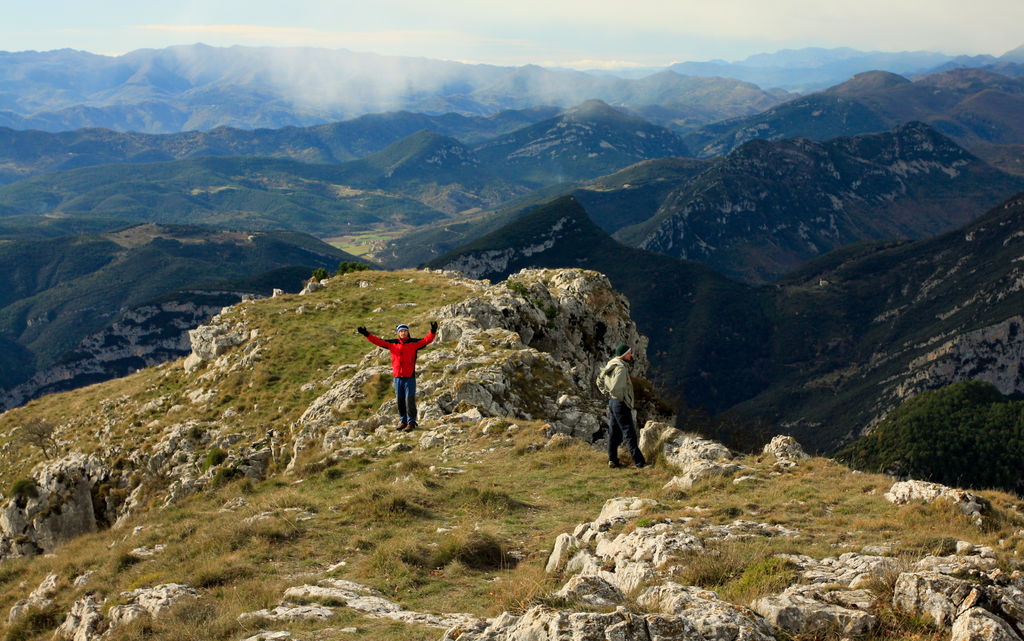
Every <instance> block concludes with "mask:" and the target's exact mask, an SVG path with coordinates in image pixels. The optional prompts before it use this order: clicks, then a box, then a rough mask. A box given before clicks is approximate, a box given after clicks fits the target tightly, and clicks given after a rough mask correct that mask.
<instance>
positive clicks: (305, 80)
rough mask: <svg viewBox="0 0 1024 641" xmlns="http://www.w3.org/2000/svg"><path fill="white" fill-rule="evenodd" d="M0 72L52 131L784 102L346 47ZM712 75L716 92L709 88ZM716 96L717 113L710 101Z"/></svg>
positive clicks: (4, 121) (172, 50)
mask: <svg viewBox="0 0 1024 641" xmlns="http://www.w3.org/2000/svg"><path fill="white" fill-rule="evenodd" d="M40 69H46V70H47V71H46V72H43V73H37V70H40ZM54 69H56V71H53V72H52V73H51V71H52V70H54ZM0 81H3V83H4V84H5V85H6V86H7V87H9V91H8V92H5V93H4V94H3V95H2V96H0V125H3V126H9V127H12V128H15V129H28V128H33V129H44V130H48V131H60V130H68V129H78V128H82V127H95V126H101V127H106V128H110V129H115V130H122V131H124V130H138V131H147V132H151V133H170V132H176V131H183V130H192V129H212V128H214V127H218V126H230V127H239V128H246V129H251V128H256V127H273V128H278V127H284V126H309V125H316V124H321V123H326V122H332V121H337V120H346V119H349V118H353V117H356V116H360V115H363V114H367V113H375V112H384V111H398V110H412V111H422V112H425V113H431V114H444V113H448V112H457V113H460V114H465V115H488V114H493V113H495V112H497V111H501V110H503V109H509V108H523V107H526V108H529V107H535V106H536V105H539V104H554V105H556V106H560V107H563V108H565V107H570V106H572V105H574V104H578V103H580V102H582V101H583V100H588V99H593V98H596V99H601V100H605V101H607V102H611V103H615V104H617V105H621V106H628V107H635V108H643V107H647V106H649V105H651V104H656V102H655V101H658V100H660V101H663V102H664V104H669V105H673V107H672V111H671V113H670V114H667V115H666V117H667V118H669V119H676V120H679V119H685V118H687V117H690V118H694V117H696V118H698V120H699V122H700V124H704V123H706V122H710V121H713V120H718V119H720V118H722V117H729V116H736V115H743V114H750V113H755V112H756V111H757V110H759V109H760V108H764V107H765V106H767V105H768V104H774V103H775V102H777V101H778V100H779V99H780V98H778V97H777V94H775V93H767V92H763V91H761V90H759V89H758V88H756V87H753V86H741V85H739V84H738V83H737V81H736V80H729V79H721V80H712V81H707V80H702V81H693V80H690V79H686V78H682V77H678V76H677V75H676V74H671V75H669V76H660V77H659V78H657V79H655V80H653V81H634V80H626V79H621V78H609V77H603V76H595V75H592V74H585V73H581V72H570V71H549V70H544V69H541V68H539V67H534V66H526V67H520V68H511V67H495V66H489V65H468V64H460V63H454V62H446V61H438V60H427V59H421V58H401V57H388V56H379V55H375V54H362V53H353V52H348V51H344V50H326V49H296V48H281V49H270V48H247V47H231V48H226V49H218V48H214V47H207V46H204V45H194V46H180V47H169V48H167V49H160V50H139V51H133V52H131V53H128V54H125V55H124V56H119V57H116V58H108V57H104V56H96V55H93V54H88V53H85V52H75V51H69V50H63V51H58V52H45V53H38V52H21V53H5V54H3V56H0ZM716 84H720V85H721V86H722V89H721V90H716V89H714V88H713V87H712V86H709V85H716ZM718 95H721V96H722V100H723V106H722V108H721V110H719V109H718V108H716V107H714V106H712V105H711V104H709V103H713V102H715V97H716V96H718ZM737 96H742V98H741V99H740V100H737V99H736V97H737ZM696 103H703V106H702V107H695V105H696ZM694 114H696V116H695V115H694Z"/></svg>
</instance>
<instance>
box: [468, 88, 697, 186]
mask: <svg viewBox="0 0 1024 641" xmlns="http://www.w3.org/2000/svg"><path fill="white" fill-rule="evenodd" d="M474 151H476V153H477V155H478V156H479V157H480V159H481V161H483V162H484V163H486V164H488V165H494V166H496V167H502V171H503V172H504V173H503V175H505V176H515V177H516V179H518V180H520V181H524V182H527V183H529V184H532V185H533V186H535V187H540V186H543V185H549V184H552V183H555V182H570V181H575V180H582V179H587V178H595V177H597V176H601V175H604V174H609V173H612V172H615V171H618V170H619V169H622V168H623V167H626V166H627V165H631V164H633V163H635V162H639V161H641V160H648V159H651V158H663V157H666V156H687V155H689V154H688V153H687V149H686V146H685V145H684V144H683V143H682V140H681V139H680V138H679V136H677V135H676V134H674V133H672V132H671V131H668V130H667V129H664V128H662V127H658V126H656V125H652V124H651V123H649V122H647V121H645V120H642V119H640V118H637V117H635V116H629V115H626V114H624V113H622V112H621V111H618V110H616V109H613V108H611V107H609V106H608V105H607V104H605V103H603V102H601V101H597V100H593V101H588V102H585V103H583V104H581V105H579V106H578V107H575V108H573V109H570V110H568V111H566V112H564V113H563V114H560V115H559V116H557V117H556V118H552V119H550V120H545V121H542V122H539V123H537V124H535V125H532V126H530V127H524V128H523V129H520V130H518V131H515V132H513V133H511V134H507V135H505V136H499V137H497V138H495V139H494V140H490V141H487V142H485V143H482V144H480V145H477V146H476V147H475V148H474Z"/></svg>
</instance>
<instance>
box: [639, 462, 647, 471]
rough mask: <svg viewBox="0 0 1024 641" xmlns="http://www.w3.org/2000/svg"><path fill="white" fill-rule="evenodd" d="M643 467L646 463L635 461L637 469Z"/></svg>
mask: <svg viewBox="0 0 1024 641" xmlns="http://www.w3.org/2000/svg"><path fill="white" fill-rule="evenodd" d="M645 467H647V463H637V464H636V469H638V470H642V469H644V468H645Z"/></svg>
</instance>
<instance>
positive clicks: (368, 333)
mask: <svg viewBox="0 0 1024 641" xmlns="http://www.w3.org/2000/svg"><path fill="white" fill-rule="evenodd" d="M356 331H357V332H359V333H360V334H362V335H363V336H369V335H370V332H368V331H367V330H366V328H365V327H357V328H356Z"/></svg>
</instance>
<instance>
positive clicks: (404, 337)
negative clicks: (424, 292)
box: [356, 322, 437, 432]
mask: <svg viewBox="0 0 1024 641" xmlns="http://www.w3.org/2000/svg"><path fill="white" fill-rule="evenodd" d="M356 331H358V332H359V333H360V334H362V335H363V336H365V337H366V340H368V341H370V342H371V343H373V344H374V345H376V346H378V347H383V348H384V349H386V350H388V351H389V352H391V374H392V375H393V376H394V377H395V396H397V397H398V417H399V420H400V421H401V422H400V423H399V425H398V431H400V432H411V431H413V430H414V429H416V352H418V351H419V350H420V349H422V348H424V347H426V346H427V345H429V344H430V343H431V342H433V340H434V337H435V336H437V323H436V322H433V323H431V324H430V333H429V334H427V335H426V336H424V337H423V338H411V337H410V336H409V326H408V325H406V324H404V323H403V324H401V325H399V326H398V327H396V328H395V331H396V332H397V334H398V338H389V339H387V340H385V339H383V338H378V337H376V336H374V335H373V334H371V333H370V332H369V331H368V330H367V329H366V328H365V327H359V328H357V330H356Z"/></svg>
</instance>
